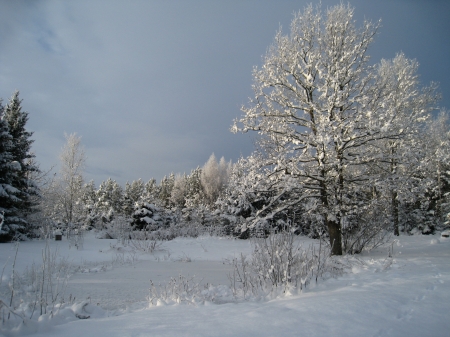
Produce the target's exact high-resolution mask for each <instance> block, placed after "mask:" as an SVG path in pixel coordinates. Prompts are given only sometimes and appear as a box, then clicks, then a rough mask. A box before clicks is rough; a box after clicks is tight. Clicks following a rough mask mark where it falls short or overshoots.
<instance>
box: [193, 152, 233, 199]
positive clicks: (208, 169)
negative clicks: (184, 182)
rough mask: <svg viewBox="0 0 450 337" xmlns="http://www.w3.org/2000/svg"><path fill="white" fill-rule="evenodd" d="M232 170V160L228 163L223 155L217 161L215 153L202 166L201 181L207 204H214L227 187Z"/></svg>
mask: <svg viewBox="0 0 450 337" xmlns="http://www.w3.org/2000/svg"><path fill="white" fill-rule="evenodd" d="M230 170H231V162H230V163H227V162H226V161H225V158H223V157H222V158H221V159H220V161H219V162H217V160H216V156H215V155H214V153H213V154H212V155H211V156H210V157H209V159H208V161H207V162H206V163H205V165H204V166H203V167H202V171H201V175H200V182H201V184H202V190H203V196H204V201H205V203H206V204H207V205H213V204H214V203H215V202H216V200H217V198H218V197H219V195H220V193H221V192H222V191H223V189H224V188H225V187H226V184H227V182H228V175H229V172H230Z"/></svg>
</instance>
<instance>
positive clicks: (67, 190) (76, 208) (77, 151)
mask: <svg viewBox="0 0 450 337" xmlns="http://www.w3.org/2000/svg"><path fill="white" fill-rule="evenodd" d="M65 137H66V144H65V145H64V147H63V148H62V150H61V154H60V173H59V176H58V177H57V178H56V180H55V181H54V184H53V187H52V189H53V191H51V192H53V193H55V194H56V200H55V201H54V203H55V206H56V207H57V208H58V210H57V213H60V214H55V216H57V217H58V216H59V217H60V220H61V221H62V222H64V223H66V224H69V223H74V222H77V221H79V220H80V219H79V218H80V216H82V212H83V207H82V205H80V204H79V200H80V198H81V196H82V187H83V183H84V177H83V174H84V167H85V163H86V155H85V152H84V148H83V146H82V144H81V137H79V136H77V135H76V134H75V133H73V134H70V135H67V134H66V135H65ZM51 202H52V201H51Z"/></svg>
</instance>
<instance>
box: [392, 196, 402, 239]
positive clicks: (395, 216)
mask: <svg viewBox="0 0 450 337" xmlns="http://www.w3.org/2000/svg"><path fill="white" fill-rule="evenodd" d="M391 198H392V218H393V221H394V235H396V236H399V235H400V231H399V229H398V223H399V221H398V199H397V192H396V191H392V194H391Z"/></svg>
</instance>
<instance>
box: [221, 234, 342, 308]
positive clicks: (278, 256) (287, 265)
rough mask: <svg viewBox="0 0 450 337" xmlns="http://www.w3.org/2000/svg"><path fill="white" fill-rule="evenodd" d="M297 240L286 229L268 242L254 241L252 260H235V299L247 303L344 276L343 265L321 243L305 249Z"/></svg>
mask: <svg viewBox="0 0 450 337" xmlns="http://www.w3.org/2000/svg"><path fill="white" fill-rule="evenodd" d="M296 237H297V236H296V235H295V234H294V233H293V231H292V230H290V229H289V228H286V230H284V231H282V232H280V233H277V234H271V235H270V236H269V237H267V238H255V239H252V243H253V252H252V254H251V256H245V255H243V254H241V255H240V256H239V257H238V258H234V259H233V260H232V265H233V272H232V273H231V274H230V275H229V278H230V281H231V288H232V290H233V294H234V296H235V297H236V298H244V299H245V298H249V297H260V296H266V295H268V294H271V293H274V292H275V293H280V292H282V293H287V292H292V291H294V290H300V291H301V290H302V289H304V288H305V287H306V286H308V285H309V284H310V283H311V282H312V281H314V282H316V283H317V282H318V281H319V279H322V278H329V277H335V276H338V275H340V274H341V273H342V272H343V269H344V268H343V265H342V264H340V263H339V261H338V260H336V259H335V258H333V257H331V256H330V248H329V246H327V245H326V244H325V243H324V242H322V240H321V241H319V246H318V247H317V246H314V245H311V246H309V247H308V248H306V249H304V248H303V247H302V246H301V245H300V244H299V243H298V242H297V240H296Z"/></svg>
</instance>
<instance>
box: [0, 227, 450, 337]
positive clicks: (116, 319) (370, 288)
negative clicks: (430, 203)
mask: <svg viewBox="0 0 450 337" xmlns="http://www.w3.org/2000/svg"><path fill="white" fill-rule="evenodd" d="M303 240H305V244H306V245H307V244H308V240H307V239H303ZM44 246H45V243H44V242H43V241H32V242H22V243H21V244H20V246H19V250H18V255H17V261H16V267H15V268H16V271H22V270H25V268H26V267H27V266H30V265H31V264H32V263H33V261H34V262H35V263H36V264H39V263H41V252H42V249H43V248H44ZM51 246H52V247H51V248H52V250H55V249H56V248H57V249H58V251H59V255H60V256H61V257H66V258H67V261H68V262H69V263H70V264H71V265H72V266H73V270H74V271H76V272H74V274H73V275H71V277H70V280H69V283H68V287H67V289H66V291H65V294H66V297H69V295H72V296H71V297H72V298H73V297H75V298H76V300H75V304H73V305H71V306H67V307H66V308H65V309H62V310H61V312H59V313H58V315H57V316H56V317H54V318H53V319H51V320H49V318H48V317H46V318H44V319H41V320H40V321H38V322H36V321H33V322H32V321H28V322H27V323H26V325H25V326H24V325H22V326H20V327H18V328H16V329H15V330H6V329H4V328H5V326H3V327H2V331H3V333H4V334H5V335H6V336H22V335H26V334H29V333H32V334H33V336H66V337H71V336H96V337H103V336H108V337H113V336H121V337H122V336H258V337H260V336H450V239H448V238H442V237H440V236H439V235H434V236H401V237H400V238H399V240H398V242H396V243H395V244H394V245H393V246H392V247H393V258H388V251H389V250H392V247H391V249H389V248H388V247H381V248H378V249H376V250H374V251H371V252H369V253H364V254H362V255H360V256H358V257H357V259H358V260H360V261H359V262H357V260H353V267H352V268H351V269H349V270H348V271H347V273H346V274H345V275H343V276H341V277H339V278H337V279H328V280H326V281H323V282H321V283H319V284H318V285H317V286H316V285H313V286H311V287H309V288H307V289H306V290H304V291H303V292H302V293H301V294H298V295H290V296H284V297H278V298H274V299H265V300H253V301H245V302H242V301H241V302H239V303H232V302H231V303H230V302H228V303H224V304H213V303H209V302H207V303H205V304H197V305H188V304H177V305H165V306H155V307H149V305H148V303H147V301H146V297H147V295H148V289H149V286H150V280H152V281H153V283H154V284H158V283H164V282H166V281H167V280H168V279H169V278H170V277H177V276H179V275H180V274H181V275H184V276H191V277H194V276H195V279H196V280H198V281H199V282H201V283H202V284H207V283H210V284H214V285H218V284H224V285H229V280H228V273H229V272H230V271H231V266H230V264H228V263H227V261H229V260H230V259H231V258H233V257H235V256H237V255H238V254H239V253H240V252H244V253H246V254H249V253H250V251H251V247H250V244H249V242H248V241H241V240H231V239H224V238H217V237H200V238H197V239H186V238H178V239H175V240H173V241H169V242H164V243H162V245H161V246H160V247H159V249H158V250H157V251H156V252H154V253H152V254H150V253H133V252H132V251H131V250H129V249H126V248H125V249H124V248H120V249H119V248H118V247H120V245H117V241H116V240H98V239H95V237H94V236H93V234H88V235H87V236H86V238H85V240H84V244H83V248H82V249H79V250H77V249H75V248H74V247H71V248H70V247H69V243H68V242H67V241H65V240H63V241H62V242H55V241H52V242H51ZM14 254H15V249H14V245H13V244H1V245H0V263H1V266H3V265H6V267H5V270H4V273H3V286H4V285H6V284H7V283H8V281H9V280H10V275H11V266H12V260H13V258H14ZM8 257H9V260H8ZM7 260H8V261H7ZM86 303H88V304H86ZM83 306H84V307H83ZM74 312H77V313H78V314H82V316H84V317H87V316H89V319H78V318H76V317H75V316H74V315H73V313H74ZM0 324H4V323H1V322H0ZM0 335H1V332H0Z"/></svg>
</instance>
